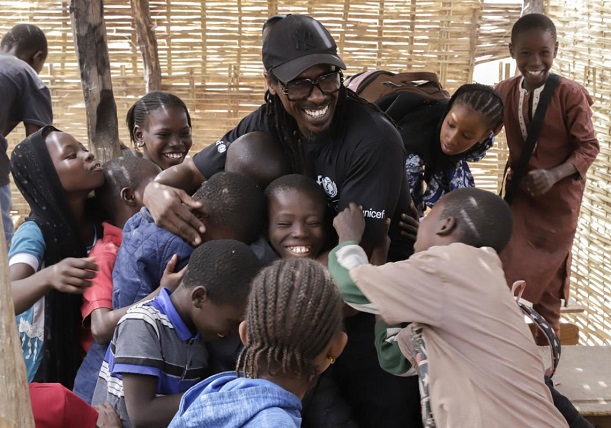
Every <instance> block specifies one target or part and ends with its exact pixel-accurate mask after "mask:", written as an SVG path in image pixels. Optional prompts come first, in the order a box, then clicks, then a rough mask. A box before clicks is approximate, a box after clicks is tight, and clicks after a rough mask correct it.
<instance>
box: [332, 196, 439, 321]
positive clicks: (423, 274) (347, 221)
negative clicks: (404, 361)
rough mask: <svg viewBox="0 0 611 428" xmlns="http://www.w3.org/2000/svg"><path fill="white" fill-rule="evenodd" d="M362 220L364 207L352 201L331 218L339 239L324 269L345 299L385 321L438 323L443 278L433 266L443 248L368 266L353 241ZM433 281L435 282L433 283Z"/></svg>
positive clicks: (357, 234) (365, 258)
mask: <svg viewBox="0 0 611 428" xmlns="http://www.w3.org/2000/svg"><path fill="white" fill-rule="evenodd" d="M363 222H364V220H363V212H362V210H361V209H360V208H359V207H358V206H357V205H356V204H350V205H349V206H348V208H346V209H345V210H344V211H342V212H341V213H339V214H338V215H337V216H336V217H335V219H334V220H333V226H334V227H335V229H336V230H337V234H338V237H339V242H340V244H339V245H338V246H337V247H336V248H335V249H333V251H331V253H330V254H329V271H330V272H331V275H332V276H333V279H334V280H335V282H336V284H337V285H338V287H339V288H340V292H341V293H342V297H343V298H344V301H346V302H347V303H348V304H350V305H351V306H352V307H354V308H357V309H359V310H361V311H366V312H370V313H378V311H379V313H380V315H381V316H382V317H383V318H384V320H385V321H386V322H388V323H390V324H397V323H403V322H420V323H425V324H429V325H431V326H436V325H438V324H439V323H440V319H441V318H442V316H443V311H442V310H441V309H442V307H443V304H444V298H443V295H444V288H443V287H444V286H445V285H446V283H445V281H444V279H443V278H442V277H440V276H439V275H438V274H437V270H438V266H439V264H441V263H447V260H445V255H444V254H443V251H445V250H443V249H438V250H436V251H423V252H421V253H418V254H416V255H414V256H412V257H411V258H410V259H409V260H404V261H400V262H396V263H387V264H385V265H383V266H372V265H370V264H369V262H368V260H367V255H366V254H365V252H364V251H363V249H362V248H361V247H359V246H358V245H357V244H358V240H359V239H360V235H359V233H360V231H361V230H362V226H363ZM439 248H441V247H439ZM432 284H437V285H436V286H435V287H434V288H432V287H431V285H432ZM357 306H358V307H357Z"/></svg>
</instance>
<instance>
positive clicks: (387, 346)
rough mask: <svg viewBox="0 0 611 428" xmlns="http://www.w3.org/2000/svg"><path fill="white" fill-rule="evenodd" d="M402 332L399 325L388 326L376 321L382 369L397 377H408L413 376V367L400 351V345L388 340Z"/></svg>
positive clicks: (379, 358)
mask: <svg viewBox="0 0 611 428" xmlns="http://www.w3.org/2000/svg"><path fill="white" fill-rule="evenodd" d="M400 330H401V325H399V324H395V325H388V324H387V323H386V322H384V321H383V320H378V321H376V324H375V347H376V351H377V353H378V361H379V363H380V367H382V369H384V370H385V371H387V372H388V373H390V374H393V375H395V376H407V375H411V374H413V370H412V365H411V364H410V362H409V361H408V360H407V358H405V356H404V355H403V353H402V352H401V349H399V343H398V342H397V341H396V340H393V339H391V340H387V339H388V338H389V336H394V335H396V334H397V332H398V331H400ZM389 333H390V334H389Z"/></svg>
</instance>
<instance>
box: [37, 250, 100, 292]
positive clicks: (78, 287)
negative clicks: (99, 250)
mask: <svg viewBox="0 0 611 428" xmlns="http://www.w3.org/2000/svg"><path fill="white" fill-rule="evenodd" d="M94 262H95V257H86V258H81V259H79V258H74V257H68V258H65V259H63V260H62V261H60V262H59V263H56V264H54V265H53V266H49V268H48V275H49V278H48V281H49V284H50V285H51V287H52V288H53V289H55V290H57V291H61V292H62V293H72V294H83V293H84V292H85V290H86V289H87V288H89V287H91V280H92V279H93V278H95V276H96V271H97V270H98V265H96V264H95V263H94Z"/></svg>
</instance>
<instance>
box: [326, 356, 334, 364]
mask: <svg viewBox="0 0 611 428" xmlns="http://www.w3.org/2000/svg"><path fill="white" fill-rule="evenodd" d="M327 360H328V361H329V364H333V363H335V358H333V357H327Z"/></svg>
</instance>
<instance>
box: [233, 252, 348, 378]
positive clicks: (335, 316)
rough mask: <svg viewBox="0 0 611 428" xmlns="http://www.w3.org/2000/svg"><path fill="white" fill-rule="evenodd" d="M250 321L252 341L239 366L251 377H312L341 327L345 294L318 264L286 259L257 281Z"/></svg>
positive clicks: (249, 311) (242, 353) (247, 319)
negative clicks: (319, 356) (262, 375)
mask: <svg viewBox="0 0 611 428" xmlns="http://www.w3.org/2000/svg"><path fill="white" fill-rule="evenodd" d="M246 321H247V335H248V344H247V345H246V346H244V349H243V350H242V352H241V354H240V357H239V358H238V364H237V369H238V370H239V371H242V372H243V373H244V375H245V376H246V377H250V378H256V377H260V376H261V374H263V373H271V374H283V375H291V376H306V377H312V376H315V375H316V374H317V373H318V368H317V367H316V363H315V358H316V357H317V356H318V355H319V354H320V353H321V352H322V351H323V350H324V349H325V347H326V346H327V345H328V344H329V342H330V341H331V339H332V338H333V335H334V334H336V333H337V332H338V331H339V330H340V329H341V326H342V315H341V298H340V295H339V292H338V290H337V288H336V286H335V285H334V284H333V282H332V280H331V278H330V276H329V274H328V273H327V272H326V271H325V269H324V267H322V266H321V265H320V264H319V263H318V262H316V261H314V260H309V259H281V260H278V261H276V262H275V263H273V264H272V265H271V266H269V267H267V268H266V269H264V270H263V271H261V272H260V273H259V275H257V277H256V278H255V280H254V281H253V288H252V291H251V294H250V298H249V302H248V308H247V310H246Z"/></svg>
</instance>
